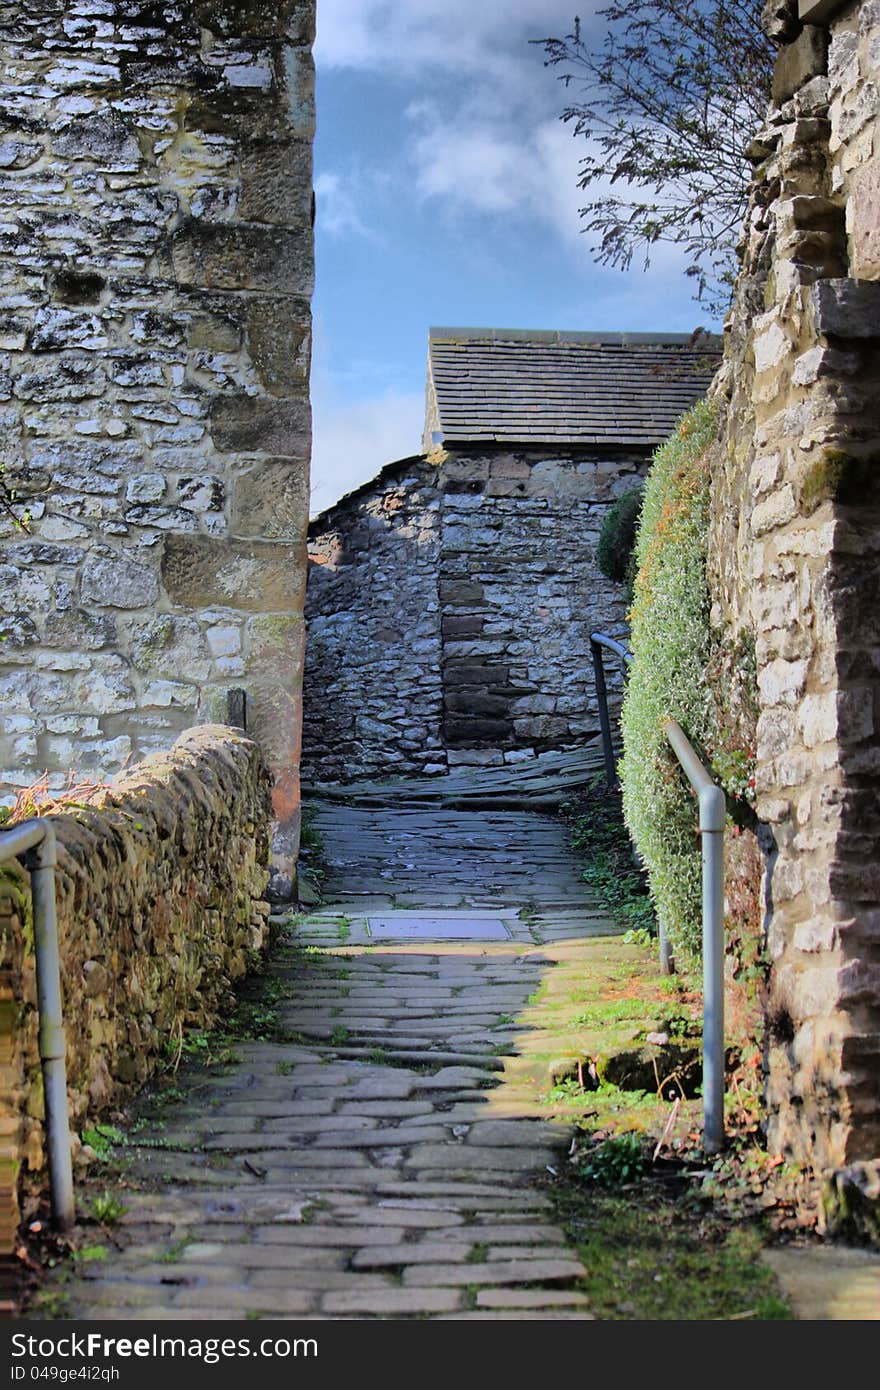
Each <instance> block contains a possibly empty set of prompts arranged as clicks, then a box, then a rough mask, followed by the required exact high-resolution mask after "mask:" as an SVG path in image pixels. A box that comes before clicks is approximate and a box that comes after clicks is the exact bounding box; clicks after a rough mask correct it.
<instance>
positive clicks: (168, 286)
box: [0, 0, 315, 893]
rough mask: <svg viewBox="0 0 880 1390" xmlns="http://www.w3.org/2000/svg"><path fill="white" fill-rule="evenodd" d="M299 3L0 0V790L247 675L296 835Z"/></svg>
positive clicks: (304, 136) (125, 751) (159, 727)
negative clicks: (18, 526) (10, 497)
mask: <svg viewBox="0 0 880 1390" xmlns="http://www.w3.org/2000/svg"><path fill="white" fill-rule="evenodd" d="M314 9H315V5H314V0H273V2H272V3H269V0H214V2H212V3H211V4H208V3H206V0H160V2H159V3H149V4H148V3H144V2H143V0H125V3H121V0H34V3H32V4H30V5H23V4H20V3H16V4H9V3H2V0H0V42H2V45H3V49H4V54H5V59H6V66H5V70H4V91H3V94H2V101H0V198H2V214H0V249H2V267H0V300H2V312H0V461H2V464H3V466H4V468H5V480H6V482H7V483H8V484H9V485H11V486H12V487H14V488H15V489H16V491H17V493H18V496H19V498H20V499H21V500H22V502H25V503H26V504H27V506H28V508H29V511H30V516H31V521H30V525H29V533H27V534H23V533H21V532H17V531H15V530H14V529H13V528H12V526H11V524H10V523H9V522H8V520H6V521H4V523H3V527H4V529H3V547H2V555H0V623H2V635H3V637H4V639H5V640H4V641H3V643H2V647H0V668H2V669H0V713H2V730H0V770H2V771H0V780H2V782H3V784H4V786H3V791H4V792H5V793H6V794H7V799H8V796H9V795H10V794H11V793H12V792H13V791H14V790H15V788H16V787H17V786H20V785H23V784H27V783H29V782H31V781H32V780H33V779H34V778H35V777H36V776H37V775H39V774H41V773H42V772H43V771H44V770H48V771H49V773H50V774H51V782H52V785H53V786H57V785H59V784H60V783H62V782H63V781H64V780H65V776H66V773H67V771H68V769H70V768H74V767H75V768H77V769H78V770H79V771H81V772H92V773H94V774H99V775H106V774H110V773H113V772H114V771H116V770H117V769H119V768H120V767H121V766H122V765H123V764H124V763H126V761H127V760H129V759H131V760H133V761H137V760H138V759H139V758H140V757H141V756H143V755H144V754H146V753H149V752H150V751H152V750H154V749H165V748H167V747H168V746H169V745H170V744H171V743H172V742H173V740H174V738H175V736H176V735H177V734H178V733H179V732H180V731H181V730H182V729H184V728H187V727H189V726H190V725H192V724H194V723H197V722H199V721H202V720H204V719H206V718H215V719H216V718H218V717H219V718H223V717H225V703H226V702H225V693H226V691H227V689H228V688H229V687H234V686H241V687H244V688H245V689H246V690H247V692H248V694H249V697H250V702H249V712H250V716H251V723H250V727H251V729H252V731H253V733H254V735H255V736H256V738H257V739H258V740H259V741H260V743H261V744H262V745H263V746H264V748H265V749H266V750H267V751H268V754H269V756H270V760H271V762H272V765H273V768H274V772H275V777H276V789H275V805H276V814H277V817H278V820H279V823H280V831H279V839H278V844H277V846H276V851H277V854H276V863H277V869H278V873H277V876H276V888H277V889H278V891H279V892H281V893H283V892H284V891H285V889H286V887H289V882H290V876H291V865H292V860H293V856H294V855H295V852H296V844H297V833H298V832H297V820H298V809H297V808H298V761H299V747H300V729H301V717H300V689H299V687H300V681H301V667H302V649H303V623H302V607H303V597H304V587H305V529H306V525H307V517H308V460H309V449H310V416H309V401H308V372H309V354H310V295H311V291H312V278H313V268H312V266H313V255H312V229H311V201H312V198H311V190H312V180H311V149H312V137H313V127H314V113H313V66H312V58H311V43H312V39H313V32H314Z"/></svg>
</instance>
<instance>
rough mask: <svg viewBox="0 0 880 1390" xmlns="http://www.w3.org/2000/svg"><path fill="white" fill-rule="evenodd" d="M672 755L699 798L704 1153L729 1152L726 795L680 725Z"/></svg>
mask: <svg viewBox="0 0 880 1390" xmlns="http://www.w3.org/2000/svg"><path fill="white" fill-rule="evenodd" d="M663 729H664V732H665V734H666V737H667V738H668V739H669V742H670V744H671V745H672V751H673V752H674V753H675V756H676V757H677V758H678V761H679V762H680V763H681V766H682V768H683V770H684V773H685V776H686V777H687V779H688V781H689V782H690V784H691V786H692V787H693V789H694V791H695V792H696V793H697V799H698V801H699V807H700V836H701V839H702V850H703V1148H704V1149H705V1151H706V1153H717V1152H718V1150H719V1149H721V1148H723V1147H724V824H725V820H726V818H727V801H726V798H725V796H724V792H723V790H722V789H721V787H719V786H718V785H717V784H716V783H715V782H714V781H713V780H712V777H711V774H710V773H709V770H708V769H707V768H706V767H704V766H703V764H702V762H701V761H700V759H699V757H698V756H697V754H696V752H695V750H694V748H693V746H692V744H691V743H690V742H689V741H688V739H687V737H686V735H685V733H684V731H683V730H682V728H681V726H680V725H679V724H677V723H676V721H675V720H674V719H667V720H666V721H665V722H664V725H663Z"/></svg>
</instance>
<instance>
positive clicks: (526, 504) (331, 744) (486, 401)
mask: <svg viewBox="0 0 880 1390" xmlns="http://www.w3.org/2000/svg"><path fill="white" fill-rule="evenodd" d="M717 362H718V346H717V343H715V342H713V341H712V340H706V339H699V338H698V339H694V338H691V337H689V336H688V335H674V334H673V335H669V334H649V333H633V334H614V333H607V334H603V333H566V334H564V333H556V332H545V333H542V332H527V331H515V330H500V329H495V330H493V329H486V330H484V329H447V328H435V329H432V330H431V333H430V338H429V355H428V380H427V408H426V425H425V440H424V449H425V453H424V454H422V455H417V456H413V457H411V458H406V459H402V460H399V461H398V462H396V463H392V464H389V465H388V467H386V468H384V469H383V470H382V472H381V473H380V474H379V476H378V477H377V478H374V479H373V480H372V481H371V482H368V483H366V484H365V485H364V486H363V487H361V488H358V489H357V491H355V492H353V493H352V494H350V495H349V496H348V497H345V498H343V499H342V501H341V502H339V503H337V504H336V505H335V506H333V507H331V508H329V509H328V510H327V511H325V512H323V513H322V514H321V515H320V516H319V517H317V518H316V519H315V520H314V521H313V522H312V523H311V526H310V530H309V556H310V560H311V564H310V567H309V588H308V598H307V623H308V652H307V660H306V672H305V711H306V713H305V729H304V745H303V748H304V751H303V769H304V776H305V777H306V779H307V780H311V781H333V780H341V781H347V780H350V779H352V778H357V777H363V776H370V775H376V774H393V773H427V774H431V773H438V772H443V771H446V769H447V768H449V767H452V766H456V765H461V764H489V765H500V764H502V763H504V762H514V761H517V760H519V759H524V758H531V757H534V755H535V753H537V752H541V751H543V750H545V749H550V748H564V747H570V746H578V745H579V744H581V743H582V742H583V740H584V738H585V736H587V735H590V734H593V733H594V732H595V731H596V729H597V711H596V705H595V693H594V687H593V676H592V670H591V666H590V654H589V634H590V632H591V630H592V629H593V628H595V627H597V626H601V627H607V626H609V625H614V624H619V623H620V622H621V620H622V619H623V617H624V614H625V601H624V598H623V594H622V591H621V589H620V587H619V586H617V585H615V584H612V583H610V582H609V581H608V580H607V579H605V578H604V577H603V576H602V574H601V573H600V572H599V570H598V569H597V567H596V563H595V553H596V544H597V540H598V536H599V531H600V528H601V525H602V522H603V519H604V517H605V515H606V514H607V511H608V508H609V506H610V505H611V503H612V502H613V501H614V500H615V499H616V498H617V497H619V496H620V495H621V493H622V492H625V491H626V490H627V489H629V488H631V487H633V486H634V485H635V484H636V483H637V482H638V480H639V479H640V477H641V476H642V475H643V474H644V472H645V470H646V467H647V464H648V461H649V459H650V455H651V452H652V450H653V449H654V448H655V447H656V445H658V444H659V443H660V442H661V441H662V440H663V439H664V438H666V436H667V435H668V434H669V432H670V430H671V429H672V427H673V426H674V424H675V422H676V420H677V419H678V418H679V417H680V416H681V415H682V414H683V412H684V411H685V410H686V409H687V408H688V407H689V406H690V405H691V404H692V403H693V402H694V400H696V399H697V398H698V397H699V396H701V395H702V394H704V392H705V391H706V388H707V387H708V385H709V382H710V380H711V378H712V374H713V372H714V370H715V368H716V366H717Z"/></svg>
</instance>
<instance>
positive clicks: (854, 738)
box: [710, 0, 880, 1169]
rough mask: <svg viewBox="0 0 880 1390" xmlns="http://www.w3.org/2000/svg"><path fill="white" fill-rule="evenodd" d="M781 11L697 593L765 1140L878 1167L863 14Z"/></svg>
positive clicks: (872, 84)
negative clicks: (703, 612) (733, 734)
mask: <svg viewBox="0 0 880 1390" xmlns="http://www.w3.org/2000/svg"><path fill="white" fill-rule="evenodd" d="M801 10H802V11H803V12H807V11H809V12H810V13H812V14H815V15H816V16H817V18H821V20H822V23H821V24H819V23H816V24H805V25H804V24H802V23H801V22H800V20H799V19H798V17H797V14H796V6H795V5H794V4H793V3H792V4H791V5H782V4H774V5H771V6H768V15H769V17H770V19H769V22H770V28H771V32H772V33H773V36H774V37H775V38H776V39H777V41H778V42H779V43H780V45H781V47H780V53H779V59H778V63H777V67H776V74H775V79H774V89H773V91H774V101H773V105H772V106H771V109H770V112H769V115H768V120H767V124H766V126H765V128H764V129H763V130H762V131H761V132H760V133H759V134H758V135H757V137H756V139H755V140H754V141H753V142H752V145H751V147H750V150H749V156H750V158H751V159H752V161H753V162H754V164H755V181H754V186H753V191H752V200H751V208H750V215H749V218H748V221H747V225H746V232H745V236H744V241H743V248H742V249H743V269H742V273H741V275H740V278H739V281H738V286H737V293H736V299H735V304H734V309H733V311H732V313H731V315H730V318H729V320H728V324H727V329H726V332H727V346H726V355H725V364H724V368H723V371H722V375H721V378H720V379H719V390H720V391H721V392H722V393H723V395H724V396H725V397H726V403H727V417H728V418H727V428H726V432H725V435H724V438H723V440H722V448H721V453H720V456H719V460H718V466H717V469H716V471H715V478H714V496H713V518H714V520H713V532H712V546H711V554H710V580H711V588H712V594H713V610H712V616H713V621H714V623H715V625H716V629H717V632H718V635H719V641H720V645H721V646H722V647H726V649H727V650H728V651H729V652H734V651H735V650H736V649H737V647H738V645H739V643H738V640H737V639H738V638H739V637H740V636H741V635H743V634H745V635H746V637H747V638H748V636H749V635H750V634H751V636H752V637H753V638H754V641H755V654H756V664H757V688H758V711H759V712H758V719H757V727H756V762H757V766H756V797H757V812H758V816H759V817H760V819H761V821H762V822H763V823H764V825H765V827H766V828H767V830H768V831H769V834H768V836H767V839H766V844H767V846H768V849H769V853H768V856H767V861H766V870H765V882H764V897H765V901H766V903H767V908H768V916H767V926H768V946H769V952H770V956H771V960H772V967H771V976H770V985H769V996H768V1007H767V1014H768V1023H769V1034H768V1044H767V1069H768V1113H769V1138H770V1142H771V1145H772V1146H773V1148H774V1149H775V1150H777V1151H788V1152H792V1153H794V1154H795V1155H796V1156H797V1157H798V1158H799V1159H800V1160H801V1161H804V1162H807V1163H809V1164H811V1165H812V1166H813V1167H815V1168H817V1169H826V1168H835V1167H840V1166H841V1165H844V1164H850V1163H853V1162H857V1161H860V1160H866V1159H870V1158H872V1157H873V1158H876V1157H877V1156H878V1154H880V1088H878V1081H877V1078H878V1061H880V875H878V869H877V859H878V856H877V847H878V841H880V809H878V808H880V800H878V794H877V793H878V779H880V737H878V734H880V701H878V679H877V678H878V670H880V626H878V618H877V614H878V612H880V487H878V481H877V480H878V477H880V473H878V466H880V416H878V410H877V404H876V403H877V400H878V398H880V283H878V281H880V243H878V234H877V227H878V207H880V100H878V86H880V3H877V0H864V2H863V3H850V4H843V5H841V4H836V5H835V4H828V3H825V4H820V5H817V4H814V3H812V0H810V3H807V0H801ZM729 674H731V675H735V672H733V671H731V672H730V673H729ZM730 688H731V690H735V689H736V688H737V687H736V682H735V681H732V682H731V687H730ZM733 716H734V717H737V711H736V710H734V711H733Z"/></svg>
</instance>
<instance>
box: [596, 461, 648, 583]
mask: <svg viewBox="0 0 880 1390" xmlns="http://www.w3.org/2000/svg"><path fill="white" fill-rule="evenodd" d="M641 508H642V488H641V486H639V487H634V488H630V490H629V491H628V492H625V493H624V494H623V496H622V497H618V499H617V501H616V502H615V503H613V505H612V506H610V507H609V508H608V512H607V515H606V517H605V520H604V521H603V522H602V529H601V531H600V532H599V542H598V544H597V546H596V564H597V565H598V566H599V569H600V570H601V571H602V573H603V574H604V575H605V577H606V579H610V580H611V581H612V582H613V583H614V584H624V585H625V586H626V593H627V598H629V599H630V601H631V600H632V596H633V585H634V584H635V578H636V534H637V531H638V524H639V512H640V511H641Z"/></svg>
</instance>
